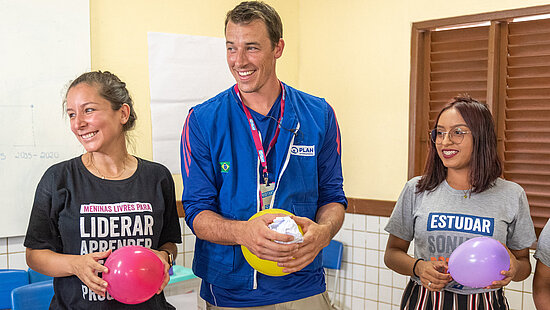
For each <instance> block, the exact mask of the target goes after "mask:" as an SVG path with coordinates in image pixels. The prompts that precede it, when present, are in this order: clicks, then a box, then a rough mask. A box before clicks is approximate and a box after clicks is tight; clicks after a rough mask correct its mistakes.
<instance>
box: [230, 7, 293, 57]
mask: <svg viewBox="0 0 550 310" xmlns="http://www.w3.org/2000/svg"><path fill="white" fill-rule="evenodd" d="M257 19H260V20H262V21H263V22H264V24H265V26H266V28H267V33H268V34H269V40H270V41H271V47H272V48H275V46H277V44H278V43H279V40H280V39H281V38H282V37H283V23H282V22H281V17H279V14H277V11H275V9H274V8H272V7H271V6H269V5H268V4H266V3H264V2H261V1H244V2H241V3H240V4H238V5H237V6H236V7H235V8H233V10H231V11H229V12H227V15H226V17H225V30H227V23H229V21H231V22H233V23H235V24H249V23H250V22H252V21H254V20H257ZM225 30H224V32H225Z"/></svg>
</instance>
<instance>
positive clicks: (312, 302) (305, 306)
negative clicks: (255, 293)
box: [206, 292, 334, 310]
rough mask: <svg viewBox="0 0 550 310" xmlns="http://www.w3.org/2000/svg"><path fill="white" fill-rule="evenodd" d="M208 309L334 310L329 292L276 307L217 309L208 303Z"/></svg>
mask: <svg viewBox="0 0 550 310" xmlns="http://www.w3.org/2000/svg"><path fill="white" fill-rule="evenodd" d="M206 309H207V310H231V309H239V310H246V309H250V310H309V309H315V310H332V309H334V308H333V307H332V306H331V305H330V300H329V298H328V294H327V292H324V293H321V294H318V295H313V296H311V297H307V298H303V299H298V300H294V301H289V302H284V303H280V304H275V305H269V306H259V307H248V308H226V307H216V306H213V305H211V304H209V303H206Z"/></svg>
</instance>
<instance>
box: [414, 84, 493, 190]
mask: <svg viewBox="0 0 550 310" xmlns="http://www.w3.org/2000/svg"><path fill="white" fill-rule="evenodd" d="M449 109H456V110H457V111H458V112H459V113H460V115H461V116H462V118H463V119H464V121H465V122H466V125H468V127H469V128H470V131H471V133H472V138H473V149H472V157H471V160H470V176H469V178H470V180H469V181H470V184H471V185H472V193H481V192H483V191H485V190H487V189H489V188H490V187H492V186H493V184H494V182H495V180H496V179H497V178H498V177H499V176H500V175H501V174H502V163H501V161H500V159H499V158H498V154H497V136H496V132H495V123H494V120H493V117H492V115H491V112H490V111H489V108H488V107H487V105H486V104H485V103H480V102H478V101H477V100H475V99H473V98H472V97H470V96H469V95H467V94H466V95H460V96H457V97H454V100H453V101H452V102H450V103H448V104H447V105H446V106H445V107H444V108H443V109H442V110H441V112H439V114H438V115H437V118H436V120H435V125H434V129H435V128H437V124H438V122H439V118H440V117H441V114H442V113H443V112H445V111H447V110H449ZM428 143H430V149H429V153H428V158H427V159H426V167H425V168H424V173H423V175H422V178H421V179H420V181H419V182H418V184H417V186H416V191H417V192H418V193H420V192H424V191H432V190H433V189H435V188H436V187H437V186H438V185H439V184H440V183H441V182H443V180H445V178H446V177H447V168H446V167H445V166H444V165H443V162H442V161H441V158H439V155H438V154H437V149H436V147H435V143H434V142H433V141H431V140H429V141H428Z"/></svg>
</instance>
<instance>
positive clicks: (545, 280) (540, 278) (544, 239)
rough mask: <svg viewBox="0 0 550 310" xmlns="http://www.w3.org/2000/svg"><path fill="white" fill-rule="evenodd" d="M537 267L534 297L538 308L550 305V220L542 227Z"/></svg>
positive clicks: (536, 253) (536, 254)
mask: <svg viewBox="0 0 550 310" xmlns="http://www.w3.org/2000/svg"><path fill="white" fill-rule="evenodd" d="M535 258H536V259H537V267H536V268H535V277H534V278H533V299H534V300H535V306H536V307H537V309H546V307H548V305H550V221H548V222H546V225H545V226H544V228H543V229H542V231H541V233H540V235H539V240H538V242H537V251H536V252H535Z"/></svg>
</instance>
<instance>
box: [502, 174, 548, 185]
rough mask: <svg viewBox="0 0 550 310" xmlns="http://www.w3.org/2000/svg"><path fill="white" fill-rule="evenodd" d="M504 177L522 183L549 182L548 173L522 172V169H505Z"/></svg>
mask: <svg viewBox="0 0 550 310" xmlns="http://www.w3.org/2000/svg"><path fill="white" fill-rule="evenodd" d="M504 178H505V179H507V180H514V182H517V183H519V184H520V185H522V184H524V183H525V182H540V183H543V182H548V176H547V175H546V174H540V175H539V174H536V173H529V172H525V173H523V172H521V171H514V172H507V171H504Z"/></svg>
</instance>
